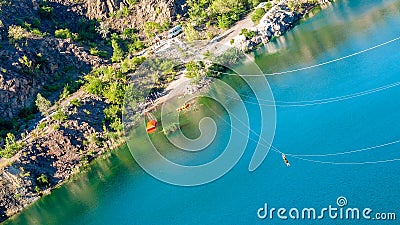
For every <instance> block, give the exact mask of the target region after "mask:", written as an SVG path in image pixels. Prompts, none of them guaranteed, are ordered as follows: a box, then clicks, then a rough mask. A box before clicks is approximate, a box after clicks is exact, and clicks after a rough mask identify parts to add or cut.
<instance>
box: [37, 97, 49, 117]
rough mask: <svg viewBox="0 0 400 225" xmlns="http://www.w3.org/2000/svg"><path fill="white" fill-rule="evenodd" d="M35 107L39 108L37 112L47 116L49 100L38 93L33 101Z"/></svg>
mask: <svg viewBox="0 0 400 225" xmlns="http://www.w3.org/2000/svg"><path fill="white" fill-rule="evenodd" d="M35 104H36V107H37V108H38V109H39V112H41V113H42V115H44V116H48V115H49V114H48V110H49V109H50V107H51V102H50V101H49V100H47V99H46V98H45V97H43V96H42V95H41V94H40V93H38V94H37V97H36V101H35Z"/></svg>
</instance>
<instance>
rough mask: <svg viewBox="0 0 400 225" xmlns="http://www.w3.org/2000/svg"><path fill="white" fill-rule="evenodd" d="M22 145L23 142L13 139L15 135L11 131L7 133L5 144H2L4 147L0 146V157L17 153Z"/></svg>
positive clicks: (9, 156) (7, 156) (8, 156)
mask: <svg viewBox="0 0 400 225" xmlns="http://www.w3.org/2000/svg"><path fill="white" fill-rule="evenodd" d="M22 147H23V144H21V143H18V142H17V141H16V140H15V136H14V135H13V134H11V133H8V134H7V137H6V144H5V146H4V149H1V148H0V157H2V158H11V157H13V156H14V155H15V153H17V152H18V151H19V150H21V148H22Z"/></svg>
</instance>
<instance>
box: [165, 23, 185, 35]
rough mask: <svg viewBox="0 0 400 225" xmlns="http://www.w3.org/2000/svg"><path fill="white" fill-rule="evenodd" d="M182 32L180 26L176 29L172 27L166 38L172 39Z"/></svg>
mask: <svg viewBox="0 0 400 225" xmlns="http://www.w3.org/2000/svg"><path fill="white" fill-rule="evenodd" d="M182 31H183V30H182V27H181V25H178V26H176V27H174V28H172V29H171V30H169V31H168V38H173V37H175V36H176V35H178V34H180V33H182Z"/></svg>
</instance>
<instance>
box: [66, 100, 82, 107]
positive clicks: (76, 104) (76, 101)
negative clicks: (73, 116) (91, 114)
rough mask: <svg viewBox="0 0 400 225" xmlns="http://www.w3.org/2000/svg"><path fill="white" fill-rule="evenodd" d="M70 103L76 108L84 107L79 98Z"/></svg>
mask: <svg viewBox="0 0 400 225" xmlns="http://www.w3.org/2000/svg"><path fill="white" fill-rule="evenodd" d="M69 103H70V104H71V105H73V106H75V107H80V106H81V105H82V103H81V102H80V101H79V99H77V98H74V99H72V100H71V101H70V102H69Z"/></svg>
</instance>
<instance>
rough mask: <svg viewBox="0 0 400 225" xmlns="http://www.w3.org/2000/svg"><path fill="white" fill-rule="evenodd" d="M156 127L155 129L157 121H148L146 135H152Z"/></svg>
mask: <svg viewBox="0 0 400 225" xmlns="http://www.w3.org/2000/svg"><path fill="white" fill-rule="evenodd" d="M156 127H157V121H156V120H150V121H149V122H148V123H147V126H146V131H147V133H148V134H152V133H154V132H155V131H156Z"/></svg>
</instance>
